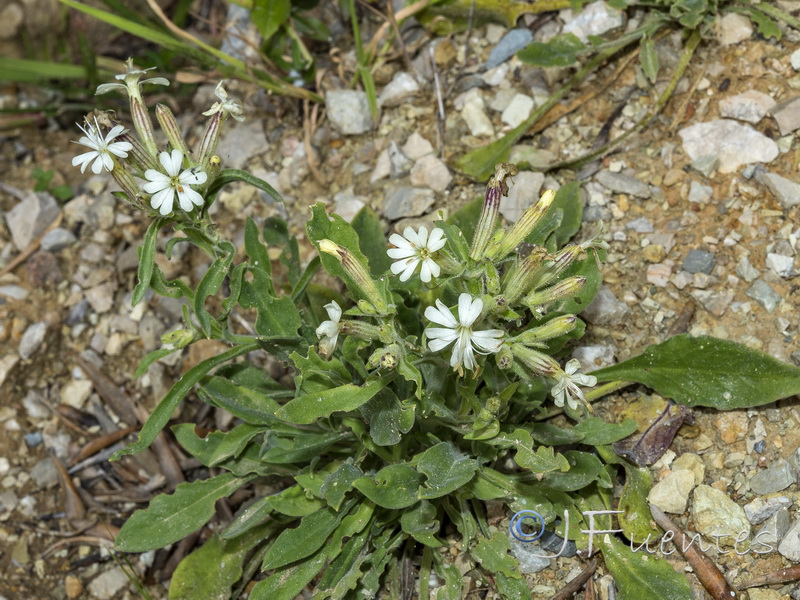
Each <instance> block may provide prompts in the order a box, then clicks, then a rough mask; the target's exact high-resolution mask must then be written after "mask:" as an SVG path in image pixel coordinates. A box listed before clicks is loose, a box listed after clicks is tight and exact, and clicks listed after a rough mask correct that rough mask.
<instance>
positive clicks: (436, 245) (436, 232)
mask: <svg viewBox="0 0 800 600" xmlns="http://www.w3.org/2000/svg"><path fill="white" fill-rule="evenodd" d="M446 243H447V238H445V237H444V230H443V229H441V228H439V227H434V228H433V231H431V235H430V236H429V237H428V250H429V251H430V252H436V251H437V250H441V249H442V248H443V247H444V245H445V244H446Z"/></svg>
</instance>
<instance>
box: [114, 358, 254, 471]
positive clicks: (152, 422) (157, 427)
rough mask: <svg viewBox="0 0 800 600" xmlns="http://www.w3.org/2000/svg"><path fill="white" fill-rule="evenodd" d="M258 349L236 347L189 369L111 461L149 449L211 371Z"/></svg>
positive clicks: (115, 453)
mask: <svg viewBox="0 0 800 600" xmlns="http://www.w3.org/2000/svg"><path fill="white" fill-rule="evenodd" d="M257 349H258V345H257V344H243V345H241V346H236V347H234V348H231V349H230V350H226V351H225V352H223V353H222V354H218V355H217V356H212V357H211V358H207V359H206V360H204V361H203V362H201V363H200V364H198V365H195V366H194V367H192V368H191V369H189V371H187V372H186V373H185V374H184V375H183V377H181V378H180V379H179V380H178V381H176V382H175V385H173V386H172V387H171V388H170V390H169V392H167V395H166V396H164V398H162V400H161V402H159V403H158V406H157V407H156V409H155V410H154V411H153V412H152V413H151V414H150V418H148V419H147V422H146V423H145V424H144V426H143V427H142V429H141V431H139V437H138V439H137V440H136V441H135V442H134V443H133V444H128V445H127V446H126V447H125V448H122V449H121V450H117V451H116V452H114V454H112V455H111V458H110V459H109V460H119V459H120V458H121V457H122V456H125V455H133V454H138V453H139V452H141V451H142V450H144V449H145V448H147V447H148V446H149V445H150V444H151V443H152V442H153V440H154V439H156V436H157V435H158V434H159V433H160V432H161V430H162V429H164V427H165V426H166V424H167V423H168V422H169V420H170V418H171V417H172V413H173V412H175V409H176V408H178V404H180V402H181V400H183V398H184V397H185V396H186V394H188V393H189V390H191V389H192V388H193V387H194V385H195V384H196V383H199V382H200V380H201V379H202V378H203V377H204V376H205V375H206V374H207V373H208V372H209V371H211V369H213V368H214V367H218V366H220V365H222V364H224V363H226V362H228V361H229V360H232V359H234V358H236V357H237V356H241V355H242V354H247V353H248V352H252V351H253V350H257Z"/></svg>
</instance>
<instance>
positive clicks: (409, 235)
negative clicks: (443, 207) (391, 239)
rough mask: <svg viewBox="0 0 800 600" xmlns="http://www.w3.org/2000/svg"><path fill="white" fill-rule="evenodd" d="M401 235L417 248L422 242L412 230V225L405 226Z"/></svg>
mask: <svg viewBox="0 0 800 600" xmlns="http://www.w3.org/2000/svg"><path fill="white" fill-rule="evenodd" d="M403 237H404V238H406V239H407V240H408V241H409V242H410V243H411V245H413V246H415V247H417V248H419V247H421V246H422V244H420V243H419V236H418V235H417V233H416V232H415V231H414V228H413V227H406V228H405V229H404V230H403Z"/></svg>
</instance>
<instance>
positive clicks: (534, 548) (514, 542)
mask: <svg viewBox="0 0 800 600" xmlns="http://www.w3.org/2000/svg"><path fill="white" fill-rule="evenodd" d="M508 539H509V541H510V542H511V554H513V555H514V556H515V557H516V559H517V560H518V561H519V570H520V573H538V572H539V571H541V570H543V569H546V568H548V567H549V566H550V559H549V558H542V556H544V555H546V554H548V552H545V551H544V550H543V549H542V548H541V546H539V544H538V543H537V542H535V541H533V542H521V541H520V540H518V539H517V538H515V537H514V536H512V535H511V534H509V536H508Z"/></svg>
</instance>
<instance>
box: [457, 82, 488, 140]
mask: <svg viewBox="0 0 800 600" xmlns="http://www.w3.org/2000/svg"><path fill="white" fill-rule="evenodd" d="M461 117H462V118H463V119H464V121H465V122H466V124H467V127H469V131H470V133H471V134H472V135H474V136H476V137H480V136H489V135H493V134H494V127H493V126H492V122H491V121H490V120H489V117H488V116H487V115H486V104H485V103H484V101H483V98H482V97H481V95H480V92H479V91H478V90H477V89H471V90H470V91H469V92H467V94H466V97H465V98H464V108H462V109H461Z"/></svg>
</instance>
